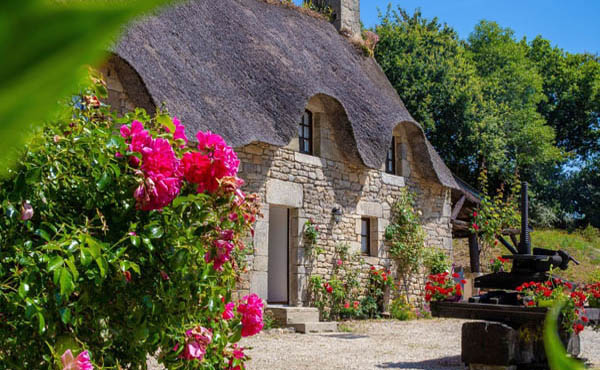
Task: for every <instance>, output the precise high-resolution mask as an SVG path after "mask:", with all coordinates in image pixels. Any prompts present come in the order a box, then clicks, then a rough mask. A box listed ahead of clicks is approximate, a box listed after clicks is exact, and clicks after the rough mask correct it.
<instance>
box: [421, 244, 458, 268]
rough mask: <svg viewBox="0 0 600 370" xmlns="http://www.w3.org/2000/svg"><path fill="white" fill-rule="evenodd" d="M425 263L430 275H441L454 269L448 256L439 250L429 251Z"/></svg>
mask: <svg viewBox="0 0 600 370" xmlns="http://www.w3.org/2000/svg"><path fill="white" fill-rule="evenodd" d="M423 262H424V265H425V266H426V267H427V268H428V269H429V273H430V274H441V273H442V272H446V271H449V270H450V268H451V267H452V264H451V262H450V258H449V257H448V255H447V254H446V253H444V252H443V251H441V250H439V249H427V250H426V251H425V259H424V261H423Z"/></svg>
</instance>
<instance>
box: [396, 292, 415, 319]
mask: <svg viewBox="0 0 600 370" xmlns="http://www.w3.org/2000/svg"><path fill="white" fill-rule="evenodd" d="M415 311H416V309H415V307H413V306H412V305H411V304H410V303H408V302H407V301H406V298H405V297H398V298H396V299H394V300H393V301H392V304H391V305H390V315H391V316H392V318H394V319H396V320H400V321H407V320H414V319H416V318H417V314H416V313H415Z"/></svg>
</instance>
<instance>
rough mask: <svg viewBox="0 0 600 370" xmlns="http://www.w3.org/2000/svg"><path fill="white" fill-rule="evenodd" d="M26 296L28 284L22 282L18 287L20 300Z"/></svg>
mask: <svg viewBox="0 0 600 370" xmlns="http://www.w3.org/2000/svg"><path fill="white" fill-rule="evenodd" d="M27 294H29V284H27V283H26V282H24V281H22V282H21V284H20V285H19V296H20V297H21V298H25V297H26V296H27Z"/></svg>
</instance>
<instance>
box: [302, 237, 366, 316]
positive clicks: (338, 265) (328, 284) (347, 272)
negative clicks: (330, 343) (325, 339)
mask: <svg viewBox="0 0 600 370" xmlns="http://www.w3.org/2000/svg"><path fill="white" fill-rule="evenodd" d="M348 249H349V246H348V245H347V244H339V245H337V246H336V247H335V256H334V257H335V258H334V261H332V262H333V264H332V265H333V268H332V271H331V275H330V278H329V279H325V278H324V277H323V276H320V275H312V276H311V277H310V280H309V285H310V301H311V304H312V305H313V306H314V307H317V308H318V309H319V312H320V314H321V317H322V319H323V320H340V319H352V318H356V317H359V316H360V315H361V313H362V310H361V307H360V303H359V301H358V297H359V295H360V291H359V281H358V275H359V273H360V270H359V269H356V268H353V267H352V263H353V262H358V261H359V257H358V256H356V255H351V254H349V253H348Z"/></svg>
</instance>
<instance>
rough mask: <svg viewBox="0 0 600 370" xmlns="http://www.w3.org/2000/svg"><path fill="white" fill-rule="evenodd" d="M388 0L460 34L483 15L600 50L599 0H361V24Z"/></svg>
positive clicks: (571, 46) (521, 32)
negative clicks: (432, 19)
mask: <svg viewBox="0 0 600 370" xmlns="http://www.w3.org/2000/svg"><path fill="white" fill-rule="evenodd" d="M294 2H295V3H301V2H302V1H301V0H294ZM389 3H392V6H393V7H394V8H395V7H397V6H398V5H400V6H401V7H403V8H404V9H407V10H408V11H409V12H410V13H411V14H412V12H413V11H414V10H415V8H418V7H420V8H421V11H422V12H423V15H424V16H425V17H426V18H433V17H438V18H439V19H440V21H441V22H445V23H448V24H449V25H450V26H452V27H453V28H454V29H455V30H456V31H457V32H458V34H459V35H460V37H461V38H466V37H467V36H468V35H469V33H470V32H471V31H472V30H473V27H474V26H475V24H477V22H479V21H480V20H481V19H487V20H492V21H496V22H497V23H498V24H500V25H501V26H503V27H510V28H512V29H513V30H514V31H515V35H516V36H517V38H519V39H520V38H521V37H523V36H527V39H528V40H529V39H532V38H534V37H535V36H537V35H540V34H541V35H542V36H543V37H544V38H546V39H548V40H550V41H551V43H552V44H553V45H558V46H559V47H561V48H563V49H565V50H567V51H569V52H573V53H578V52H584V51H587V52H591V53H594V54H596V53H597V54H600V0H545V1H542V0H496V1H493V0H362V1H361V19H362V21H363V23H364V24H365V26H367V27H370V26H372V25H374V24H376V23H377V21H378V18H377V9H378V8H379V9H381V10H382V11H385V10H386V9H387V5H388V4H389Z"/></svg>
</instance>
